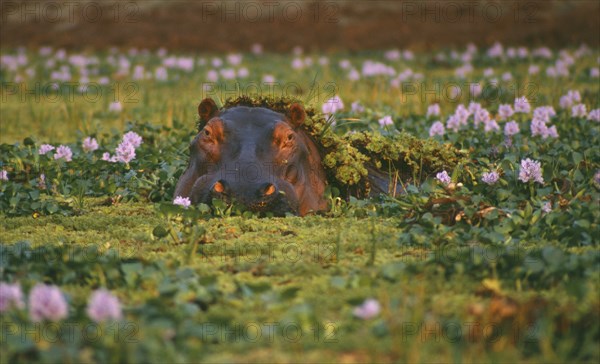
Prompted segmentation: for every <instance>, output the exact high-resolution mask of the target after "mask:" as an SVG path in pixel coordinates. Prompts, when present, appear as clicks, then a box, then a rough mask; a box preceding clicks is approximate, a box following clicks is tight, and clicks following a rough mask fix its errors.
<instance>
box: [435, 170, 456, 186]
mask: <svg viewBox="0 0 600 364" xmlns="http://www.w3.org/2000/svg"><path fill="white" fill-rule="evenodd" d="M435 178H436V179H437V180H438V181H440V182H441V183H442V184H444V185H447V184H450V182H452V179H451V178H450V176H449V175H448V172H446V171H441V172H439V173H438V174H436V175H435Z"/></svg>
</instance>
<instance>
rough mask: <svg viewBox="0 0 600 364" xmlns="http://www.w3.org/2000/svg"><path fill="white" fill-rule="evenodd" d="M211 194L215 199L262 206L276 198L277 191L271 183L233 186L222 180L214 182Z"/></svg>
mask: <svg viewBox="0 0 600 364" xmlns="http://www.w3.org/2000/svg"><path fill="white" fill-rule="evenodd" d="M210 190H211V194H212V196H213V197H217V198H223V199H228V198H234V199H236V200H237V201H239V202H241V203H244V204H247V205H255V204H258V205H264V204H267V203H269V202H271V201H273V200H274V199H275V198H276V197H277V193H278V192H279V189H278V188H277V186H275V185H274V184H273V183H270V182H263V183H254V184H234V185H233V186H232V184H231V183H229V182H228V181H226V180H224V179H220V180H218V181H216V182H215V183H214V184H213V185H212V187H211V189H210Z"/></svg>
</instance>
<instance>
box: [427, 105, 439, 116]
mask: <svg viewBox="0 0 600 364" xmlns="http://www.w3.org/2000/svg"><path fill="white" fill-rule="evenodd" d="M440 113H441V110H440V105H439V104H431V105H429V106H428V107H427V117H430V116H440Z"/></svg>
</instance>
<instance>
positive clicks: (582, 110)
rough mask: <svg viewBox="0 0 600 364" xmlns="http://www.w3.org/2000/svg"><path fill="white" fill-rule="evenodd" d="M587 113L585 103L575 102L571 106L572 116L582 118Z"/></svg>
mask: <svg viewBox="0 0 600 364" xmlns="http://www.w3.org/2000/svg"><path fill="white" fill-rule="evenodd" d="M586 115H587V110H586V107H585V104H577V105H574V106H573V107H572V108H571V116H572V117H574V118H584V117H585V116H586Z"/></svg>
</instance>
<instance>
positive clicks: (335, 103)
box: [321, 95, 344, 115]
mask: <svg viewBox="0 0 600 364" xmlns="http://www.w3.org/2000/svg"><path fill="white" fill-rule="evenodd" d="M343 109H344V103H343V102H342V99H341V98H340V97H339V96H337V95H336V96H334V97H332V98H330V99H329V100H327V101H326V102H325V103H324V104H323V106H322V107H321V111H323V114H326V115H328V114H335V113H336V112H338V111H340V110H343Z"/></svg>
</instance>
